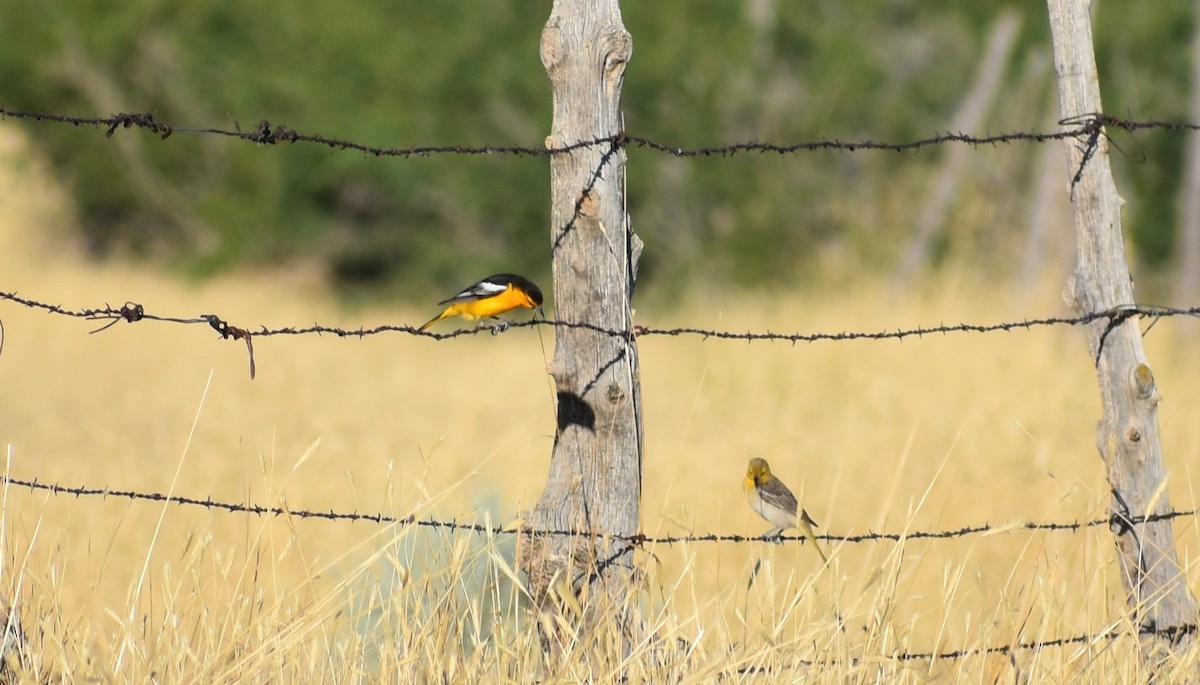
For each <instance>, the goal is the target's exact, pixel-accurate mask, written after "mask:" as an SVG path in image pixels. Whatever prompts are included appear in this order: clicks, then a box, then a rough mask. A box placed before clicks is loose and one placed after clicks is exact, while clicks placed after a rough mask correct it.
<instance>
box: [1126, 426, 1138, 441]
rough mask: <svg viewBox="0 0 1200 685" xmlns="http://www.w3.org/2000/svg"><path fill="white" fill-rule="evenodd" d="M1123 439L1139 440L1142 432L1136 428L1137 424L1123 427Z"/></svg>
mask: <svg viewBox="0 0 1200 685" xmlns="http://www.w3.org/2000/svg"><path fill="white" fill-rule="evenodd" d="M1125 439H1126V440H1128V441H1129V442H1141V441H1142V432H1141V431H1140V430H1138V429H1137V426H1130V427H1128V428H1126V429H1125Z"/></svg>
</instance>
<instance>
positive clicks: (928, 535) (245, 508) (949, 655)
mask: <svg viewBox="0 0 1200 685" xmlns="http://www.w3.org/2000/svg"><path fill="white" fill-rule="evenodd" d="M3 485H4V486H6V487H7V486H17V487H22V488H26V489H29V490H31V491H44V492H49V493H52V494H54V495H74V496H75V497H100V498H102V499H108V498H110V497H111V498H120V499H128V500H131V501H149V502H162V503H165V504H172V505H176V506H196V507H203V508H205V509H210V510H214V509H215V510H219V511H225V512H229V513H243V514H251V515H256V516H278V517H293V518H300V519H321V520H328V521H369V522H372V523H380V524H392V523H395V524H402V525H413V526H419V527H427V528H434V529H440V530H450V531H463V532H471V533H477V534H482V535H488V536H505V535H518V534H521V533H526V534H531V535H538V536H552V535H564V536H572V537H575V536H584V537H599V538H605V539H609V540H613V541H618V542H624V543H626V544H628V545H630V546H631V547H637V548H642V547H645V546H646V545H675V544H680V543H702V542H719V543H754V542H765V543H774V542H781V541H794V542H801V543H803V542H804V541H805V538H804V537H802V536H787V535H780V536H767V535H761V536H747V535H718V534H706V535H669V536H661V537H656V536H648V535H642V534H637V535H601V534H597V533H591V532H584V531H569V530H537V531H530V530H527V529H523V528H520V527H519V526H488V525H484V524H479V523H464V522H459V521H442V520H438V519H433V518H426V519H421V518H417V517H415V516H412V515H410V516H391V515H388V514H382V513H376V514H364V513H359V512H338V511H335V510H332V509H331V510H329V511H315V510H309V509H292V508H290V507H287V506H265V505H259V504H243V503H238V502H226V501H221V500H214V499H212V497H206V498H204V499H200V498H196V497H187V496H179V495H173V494H167V493H162V492H142V491H136V490H115V489H111V488H108V487H87V486H66V485H60V484H57V483H41V482H38V481H37V480H23V479H19V478H13V477H11V476H7V475H6V476H5V477H4V478H3ZM1197 514H1200V510H1190V511H1169V512H1164V513H1161V514H1151V515H1144V516H1134V517H1127V516H1123V515H1118V514H1114V515H1112V516H1109V517H1105V518H1094V519H1091V520H1086V521H1069V522H1046V523H1018V524H1006V525H1001V526H992V525H990V524H982V525H977V526H965V527H963V528H959V529H956V530H942V531H908V532H903V533H877V532H867V533H861V534H854V535H831V534H825V535H818V536H817V539H819V540H824V541H828V542H842V543H861V542H867V541H897V542H898V541H902V540H903V541H907V540H920V539H947V538H959V537H965V536H969V535H980V534H989V533H1008V532H1015V531H1019V530H1026V531H1079V530H1083V529H1086V528H1094V527H1099V526H1112V525H1128V524H1130V523H1149V522H1154V521H1165V520H1169V519H1174V518H1179V517H1184V516H1196V515H1197ZM1196 632H1197V625H1196V624H1194V623H1192V624H1183V625H1177V626H1169V627H1165V628H1158V627H1156V626H1141V627H1140V628H1139V629H1138V635H1139V636H1156V637H1165V638H1167V639H1170V640H1171V641H1172V642H1176V643H1177V642H1179V641H1181V640H1182V639H1183V638H1184V637H1186V636H1189V635H1192V634H1195V633H1196ZM1126 634H1127V633H1126V632H1124V631H1119V630H1112V631H1108V632H1104V633H1083V634H1080V635H1075V636H1071V637H1059V638H1053V639H1048V640H1036V641H1027V642H1018V643H1015V644H1003V645H993V646H986V647H964V648H960V649H955V650H950V651H941V652H897V653H894V654H890V655H881V656H878V657H874V658H883V659H888V660H891V661H897V662H907V661H922V660H924V661H931V660H939V661H952V660H959V659H965V658H967V657H971V656H989V655H993V654H1013V653H1014V652H1017V651H1030V650H1038V649H1046V648H1052V647H1063V646H1068V645H1073V644H1085V643H1094V642H1099V641H1111V640H1115V639H1118V638H1120V637H1122V636H1124V635H1126ZM851 662H852V663H857V660H856V659H852V660H851ZM836 663H837V661H833V662H830V661H827V660H806V659H800V660H798V661H796V662H793V663H791V664H789V665H788V666H786V667H785V668H789V669H790V668H794V667H796V666H828V665H831V664H836ZM778 670H780V669H776V668H773V667H770V666H746V667H742V668H739V669H738V670H737V673H738V674H739V675H769V674H772V673H775V672H777V671H778Z"/></svg>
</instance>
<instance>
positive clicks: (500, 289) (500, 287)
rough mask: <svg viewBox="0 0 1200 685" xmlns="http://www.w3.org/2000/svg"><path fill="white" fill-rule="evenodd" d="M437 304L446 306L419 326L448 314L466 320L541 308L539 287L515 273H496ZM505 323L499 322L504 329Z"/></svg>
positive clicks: (423, 328)
mask: <svg viewBox="0 0 1200 685" xmlns="http://www.w3.org/2000/svg"><path fill="white" fill-rule="evenodd" d="M438 304H444V305H449V306H447V307H446V308H445V309H444V310H442V313H441V314H438V315H437V316H435V317H433V318H432V319H430V320H429V321H426V322H425V324H424V325H422V326H421V327H420V328H419V329H417V330H420V331H423V330H425V329H426V328H429V327H430V326H432V325H433V324H434V323H436V322H438V321H441V320H442V319H445V318H448V317H451V316H461V317H462V318H464V319H466V320H468V321H476V320H478V319H495V318H496V316H497V315H499V314H503V313H504V312H507V311H509V310H511V309H516V308H517V307H527V308H529V309H535V308H541V306H542V290H541V288H538V287H537V285H536V284H534V282H533V281H531V280H529V279H528V278H525V277H524V276H517V275H516V274H496V275H495V276H488V277H487V278H485V279H483V280H482V281H479V282H478V283H475V284H473V285H470V286H468V287H466V288H464V289H463V290H462V292H460V293H458V294H457V295H455V296H454V297H451V298H450V299H448V300H442V301H441V302H438ZM507 326H508V324H506V323H504V322H500V324H499V325H498V326H497V328H499V329H501V330H503V329H504V328H506V327H507Z"/></svg>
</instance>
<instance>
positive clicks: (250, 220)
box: [0, 0, 1194, 293]
mask: <svg viewBox="0 0 1200 685" xmlns="http://www.w3.org/2000/svg"><path fill="white" fill-rule="evenodd" d="M756 4H757V5H760V6H762V5H767V6H769V5H771V4H772V3H755V2H753V1H752V0H744V1H742V0H660V1H658V2H647V1H644V0H637V1H628V2H625V3H623V5H624V7H623V12H624V20H625V23H626V26H627V28H628V29H629V31H630V32H631V34H632V35H633V39H634V55H633V60H632V61H631V63H630V66H629V69H628V72H627V74H626V80H625V90H624V110H625V112H626V123H627V128H628V130H629V131H630V132H631V133H634V134H636V135H640V136H646V137H650V138H654V139H657V140H661V141H663V142H665V143H668V144H672V145H679V146H702V145H715V144H722V143H728V142H734V141H743V140H767V141H775V142H799V141H807V140H815V139H830V138H836V139H842V140H856V139H867V138H870V139H876V140H888V141H903V140H908V139H913V138H918V137H924V136H927V135H930V134H932V133H935V132H939V131H945V130H947V128H948V127H949V126H950V122H951V121H952V118H953V113H954V111H955V108H956V107H957V105H958V104H959V102H960V100H961V99H962V97H963V94H964V93H965V92H966V91H967V90H968V89H969V88H970V86H971V83H972V80H973V77H974V74H975V71H976V69H977V67H978V61H979V59H980V56H981V53H982V46H983V43H984V39H985V36H986V34H987V32H988V29H989V27H990V26H991V25H992V24H993V23H994V22H995V21H996V20H997V18H998V17H999V16H1000V14H1001V12H1002V11H1003V10H1006V9H1012V10H1015V11H1016V12H1018V13H1019V14H1020V16H1021V17H1022V23H1021V29H1020V38H1019V44H1018V47H1017V49H1016V50H1015V52H1014V57H1013V60H1012V63H1010V64H1009V65H1008V69H1007V71H1006V76H1005V85H1004V88H1003V90H1002V93H1001V95H1000V97H999V98H998V100H997V103H996V105H995V106H994V107H993V109H992V111H991V112H990V113H989V116H988V118H987V127H986V128H987V130H986V131H971V132H970V133H985V132H988V131H991V132H998V131H1002V130H1016V129H1042V130H1045V129H1048V128H1049V127H1050V126H1052V124H1053V122H1054V120H1055V119H1057V118H1058V112H1057V102H1056V99H1055V97H1054V84H1053V71H1052V69H1050V68H1049V67H1048V61H1049V54H1050V47H1049V38H1048V26H1047V20H1046V10H1045V6H1044V4H1042V3H1041V2H1033V1H1021V2H998V1H983V0H981V1H979V2H971V3H962V2H951V1H948V0H940V1H935V0H856V1H855V2H845V1H844V0H837V1H835V0H809V1H806V2H775V3H773V4H774V8H775V15H774V18H773V20H772V21H767V22H763V21H755V19H754V12H753V11H752V7H753V6H755V5H756ZM1192 11H1193V4H1191V3H1185V2H1183V1H1182V0H1167V1H1163V2H1155V3H1115V2H1104V1H1101V2H1099V3H1098V8H1097V10H1096V22H1097V24H1096V40H1097V44H1098V51H1099V59H1100V63H1101V67H1100V70H1101V75H1102V80H1103V83H1102V87H1103V89H1104V95H1105V102H1106V108H1107V109H1108V111H1109V112H1110V113H1113V114H1117V115H1122V116H1124V115H1129V116H1133V117H1136V118H1157V119H1184V118H1187V111H1186V103H1187V102H1188V99H1189V95H1188V92H1187V88H1188V79H1189V64H1188V55H1189V43H1190V40H1191V37H1192V32H1193V26H1194V18H1193V16H1192ZM548 14H549V3H547V2H539V3H533V2H527V1H521V0H430V1H429V2H384V1H382V0H339V1H338V2H330V1H329V0H320V1H318V0H298V1H297V2H292V3H268V2H262V1H260V0H236V1H234V0H173V1H168V0H131V1H129V2H125V3H120V4H112V3H86V2H81V1H79V0H73V1H67V2H61V3H44V2H40V1H37V2H35V1H34V0H8V2H6V3H4V4H3V6H0V23H2V25H3V26H5V28H6V30H5V33H6V34H7V35H6V39H5V40H4V41H2V42H0V84H2V86H0V102H2V103H3V104H5V105H6V106H9V107H13V108H19V109H30V110H41V111H51V112H59V113H69V114H76V115H83V116H88V115H108V114H111V113H115V112H117V111H149V112H153V113H154V114H155V116H156V117H157V118H158V119H160V120H162V121H167V122H171V123H172V124H175V125H180V126H218V127H229V126H232V125H233V124H234V123H235V122H236V123H237V124H238V125H240V126H241V127H243V128H252V127H253V126H255V125H256V124H257V122H258V121H259V120H261V119H267V120H269V121H271V122H272V123H273V124H276V125H286V126H288V127H290V128H293V129H297V130H300V131H304V132H309V133H320V134H323V135H327V136H330V137H337V138H343V139H352V140H355V141H359V142H363V143H366V144H370V145H379V146H388V147H400V146H409V145H422V144H430V145H442V144H463V145H485V144H511V145H524V146H538V145H541V143H542V141H543V139H544V137H545V135H546V133H547V132H548V131H549V125H550V122H549V112H550V91H549V85H548V83H547V80H546V77H545V73H544V71H543V68H542V65H541V63H540V60H539V56H538V42H539V37H540V32H541V28H542V25H543V23H544V22H545V19H546V17H547V16H548ZM26 126H27V129H28V131H29V133H30V136H31V137H32V138H33V139H34V140H35V141H36V142H37V143H38V144H39V145H40V146H41V147H42V148H43V149H44V150H45V151H46V153H47V154H48V155H49V156H50V157H51V158H52V160H53V161H54V163H55V164H56V165H57V168H58V169H59V171H60V173H61V176H62V178H63V179H64V181H66V182H67V184H68V185H69V187H70V189H71V191H72V193H73V197H74V198H75V199H76V201H77V203H78V207H79V214H80V216H81V218H82V226H81V230H82V231H83V232H84V233H85V235H86V236H87V243H88V245H89V246H90V247H91V249H92V250H93V251H94V252H95V253H96V254H97V255H106V254H110V253H112V252H114V251H117V252H120V253H125V254H129V253H132V254H134V255H138V256H142V257H145V258H148V259H154V260H161V261H162V262H164V263H165V264H166V265H168V267H169V268H173V269H178V270H181V271H184V272H187V273H192V274H201V275H203V274H207V273H211V272H213V271H216V270H220V269H225V268H229V267H231V266H238V265H246V264H260V263H278V262H286V261H287V260H308V261H312V260H315V261H317V262H319V263H320V264H322V265H323V266H324V267H325V268H327V270H328V273H329V275H330V278H331V279H332V280H333V282H335V283H336V284H338V285H339V286H341V287H343V288H346V289H348V290H350V291H356V290H358V289H361V288H368V289H372V290H382V291H384V292H396V291H399V292H404V291H409V290H415V289H416V288H424V287H427V286H429V285H430V284H431V283H433V282H436V283H437V284H439V285H440V286H443V287H456V286H460V285H464V284H465V283H467V282H470V281H471V280H473V279H474V278H477V277H479V276H481V275H483V274H486V273H491V272H493V271H501V270H503V271H518V272H524V273H529V274H531V275H534V276H535V277H540V278H544V277H545V276H546V275H547V274H548V272H549V259H550V255H549V249H548V243H549V240H548V236H549V227H548V225H547V222H548V216H549V212H548V202H549V200H548V194H549V191H548V184H549V172H548V163H547V161H546V160H545V159H530V158H513V157H462V156H442V157H433V158H415V159H375V158H370V157H365V156H361V155H357V154H354V153H346V152H332V151H329V150H327V149H323V148H321V147H319V146H311V145H282V146H278V147H256V146H253V145H249V144H246V143H243V142H238V141H232V140H227V139H221V138H218V137H213V136H198V135H182V134H180V135H176V136H173V137H172V138H170V139H169V140H168V141H167V142H166V143H160V142H159V141H157V140H156V139H154V137H153V136H152V135H150V134H145V133H142V132H134V131H120V132H118V133H117V134H116V135H115V136H114V137H113V138H111V139H108V138H104V137H103V136H101V135H97V133H96V132H95V131H93V130H80V129H74V128H71V127H67V126H60V125H49V124H37V123H32V124H26ZM1181 141H1182V139H1181V137H1180V136H1179V135H1177V134H1149V133H1139V134H1138V135H1137V136H1136V138H1132V139H1131V138H1128V137H1124V138H1121V139H1118V140H1116V141H1115V142H1116V143H1117V144H1118V146H1119V147H1120V148H1121V150H1122V151H1124V153H1125V155H1124V156H1122V155H1121V154H1120V153H1118V155H1117V165H1118V170H1119V173H1121V174H1122V175H1123V177H1124V178H1123V179H1121V182H1122V184H1123V185H1122V188H1123V190H1124V192H1125V194H1126V196H1127V199H1129V200H1130V206H1129V210H1128V212H1127V215H1126V216H1127V220H1128V221H1129V224H1128V226H1129V229H1130V234H1131V236H1132V239H1133V240H1134V242H1135V247H1136V253H1137V255H1138V256H1139V258H1140V259H1141V260H1142V262H1143V264H1144V265H1147V266H1149V267H1159V266H1165V265H1167V264H1169V262H1170V259H1171V251H1172V244H1173V224H1174V202H1173V199H1172V198H1173V197H1174V194H1175V192H1176V185H1177V182H1176V178H1177V177H1178V175H1179V168H1180V164H1181V156H1180V152H1179V150H1180V148H1181ZM1036 152H1037V150H1036V148H1035V146H1031V145H1030V146H1021V145H1017V146H1003V147H1002V148H998V149H993V150H984V151H981V152H980V153H979V154H978V156H977V159H975V160H973V164H974V166H973V168H972V172H971V175H970V178H969V179H966V180H964V184H963V187H962V189H961V192H960V193H959V194H958V196H957V197H956V200H955V203H954V206H953V207H952V209H951V216H950V221H949V224H950V226H951V228H952V230H950V231H949V232H947V234H946V236H945V237H944V238H943V239H942V240H941V242H940V243H939V245H938V250H937V253H936V256H937V258H938V259H942V260H944V259H946V258H951V257H961V258H964V259H969V260H975V261H978V262H979V263H980V264H981V265H982V266H981V268H983V269H986V270H994V271H996V272H997V273H998V274H1004V273H1009V272H1010V271H1011V264H1012V262H1013V261H1014V259H1015V256H1016V255H1015V251H1016V250H1017V249H1018V248H1017V246H1018V245H1019V244H1020V235H1019V234H1020V232H1021V231H1023V230H1025V229H1024V227H1023V225H1022V224H1021V222H1022V221H1024V219H1025V214H1026V210H1025V209H1024V205H1025V204H1026V203H1027V200H1028V196H1029V194H1030V188H1029V185H1030V177H1031V175H1032V171H1031V169H1032V165H1033V160H1034V159H1035V157H1036ZM943 154H944V151H924V152H920V153H917V154H895V153H856V154H847V153H809V154H800V155H793V156H789V157H782V158H781V157H778V156H766V155H764V156H760V155H743V156H738V157H734V158H723V159H721V158H718V159H698V160H681V159H675V158H672V157H669V156H665V155H661V154H658V153H653V152H650V151H639V150H637V149H633V150H631V151H630V155H629V166H630V169H629V202H630V210H631V213H632V216H633V219H634V222H635V228H636V230H637V231H638V232H639V234H641V236H642V237H643V239H644V240H645V241H646V243H647V249H646V253H645V256H644V264H643V275H644V277H645V279H646V280H647V281H649V282H657V284H658V285H659V286H660V287H661V289H663V290H664V291H665V292H668V293H669V292H674V291H678V290H681V289H682V288H683V287H685V286H690V285H694V284H695V283H696V282H697V280H698V279H701V278H703V280H704V281H706V282H725V283H737V284H743V285H768V284H777V283H781V282H782V283H791V284H804V283H807V282H810V281H811V280H812V278H813V277H814V276H815V275H821V276H830V275H832V276H834V277H841V278H852V277H854V274H857V273H861V271H862V270H863V269H887V268H889V267H890V265H892V264H894V262H895V259H896V257H897V255H898V254H899V253H900V250H902V249H903V246H904V245H905V243H906V241H907V238H908V237H909V236H910V235H911V230H912V224H913V221H914V219H915V216H916V213H917V212H918V210H919V208H920V205H921V200H922V198H923V197H924V194H925V192H926V191H927V189H928V186H929V184H930V180H931V177H932V173H933V172H934V171H936V169H937V168H938V164H939V162H940V160H941V159H942V156H943ZM1063 173H1064V183H1065V178H1066V171H1065V169H1064V172H1063ZM1055 230H1056V231H1059V230H1060V229H1059V228H1058V227H1055ZM1061 230H1064V231H1069V227H1067V226H1064V227H1061Z"/></svg>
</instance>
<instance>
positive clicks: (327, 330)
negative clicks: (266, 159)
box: [0, 291, 1200, 378]
mask: <svg viewBox="0 0 1200 685" xmlns="http://www.w3.org/2000/svg"><path fill="white" fill-rule="evenodd" d="M0 300H7V301H9V302H13V303H15V304H19V305H22V306H24V307H27V308H29V309H38V310H42V311H45V312H47V313H49V314H56V315H59V316H65V317H70V318H78V319H86V320H89V321H107V322H108V323H106V324H105V325H103V326H101V327H100V328H97V329H95V330H93V331H91V332H92V333H99V332H101V331H104V330H107V329H108V328H111V327H112V326H114V325H116V324H117V323H119V322H121V321H124V322H126V323H137V322H139V321H158V322H162V323H173V324H207V325H208V326H209V327H211V328H212V329H213V330H215V331H216V332H217V333H219V334H220V335H221V337H222V338H225V339H234V340H241V341H243V342H244V343H245V344H246V349H247V351H248V354H249V357H250V377H251V378H253V377H254V372H255V360H254V346H253V343H252V339H253V338H255V337H270V336H299V335H332V336H336V337H339V338H365V337H367V336H372V335H379V334H382V333H404V334H408V335H412V336H417V337H424V338H430V339H433V340H437V341H443V340H451V339H454V338H459V337H462V336H467V335H477V334H479V332H480V331H481V330H487V331H489V332H491V333H492V334H493V335H498V334H501V333H503V332H504V331H505V330H510V329H519V328H528V327H532V326H550V327H563V328H578V329H587V330H591V331H595V332H597V333H601V334H604V335H610V336H614V337H619V338H624V339H626V340H630V341H632V340H633V339H635V338H643V337H651V336H667V337H681V336H690V337H698V338H700V339H701V340H708V339H710V338H711V339H715V340H744V341H747V342H787V343H792V344H793V345H795V344H796V343H801V342H805V343H813V342H820V341H829V342H847V341H851V340H904V339H905V338H923V337H925V336H931V335H948V334H951V333H981V334H984V333H995V332H1012V331H1015V330H1032V329H1034V328H1043V327H1049V326H1079V325H1084V324H1089V323H1092V322H1095V321H1099V320H1106V321H1108V327H1107V328H1106V330H1105V336H1102V338H1101V346H1103V340H1104V337H1106V336H1107V333H1108V332H1109V331H1111V330H1112V329H1113V328H1115V327H1116V326H1117V325H1119V324H1120V323H1122V322H1124V321H1125V320H1127V319H1128V318H1130V317H1131V316H1134V315H1137V316H1145V317H1148V318H1151V319H1154V320H1155V321H1157V320H1158V319H1163V318H1170V317H1176V316H1191V317H1196V316H1200V306H1196V307H1163V306H1158V305H1138V304H1129V305H1119V306H1117V307H1112V308H1110V309H1106V310H1104V311H1100V312H1091V313H1088V314H1079V315H1076V316H1049V317H1042V318H1033V319H1029V318H1026V319H1021V320H1017V321H1001V322H996V323H985V324H977V323H957V324H937V325H933V326H916V327H912V328H897V329H894V330H876V331H839V332H816V333H802V332H793V333H776V332H772V331H769V330H767V331H745V332H736V331H727V330H717V329H710V328H700V327H695V326H685V327H677V328H656V327H653V326H643V325H640V324H635V325H634V326H633V327H632V328H630V329H626V330H618V329H609V328H604V327H602V326H597V325H595V324H591V323H587V322H582V321H559V320H556V319H540V318H539V319H533V320H530V321H522V322H516V323H511V324H508V325H507V326H506V327H505V329H504V330H498V329H493V328H479V327H477V328H475V329H470V328H463V329H458V330H455V331H450V332H447V333H437V332H433V331H422V330H419V329H418V328H416V327H414V326H411V325H409V324H382V325H379V326H372V327H365V326H360V327H359V328H342V327H339V326H328V325H324V324H319V323H315V324H312V325H309V326H283V327H276V328H268V327H267V326H259V328H258V329H255V330H251V329H249V328H245V327H242V326H236V325H233V324H231V323H229V322H228V321H227V320H226V319H224V318H223V317H221V316H218V315H216V314H201V315H199V316H192V317H187V316H164V315H159V314H153V313H150V312H147V311H146V308H145V307H144V306H142V305H141V304H138V303H136V302H126V303H125V304H123V305H121V306H120V307H113V306H111V305H108V304H106V305H104V306H103V307H88V308H80V309H72V308H69V307H64V306H62V305H58V304H50V303H47V302H42V301H39V300H35V299H31V298H26V297H22V296H20V295H18V294H17V293H16V292H6V291H0ZM1151 325H1153V323H1152V324H1151ZM1098 357H1099V350H1098V351H1097V358H1098Z"/></svg>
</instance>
